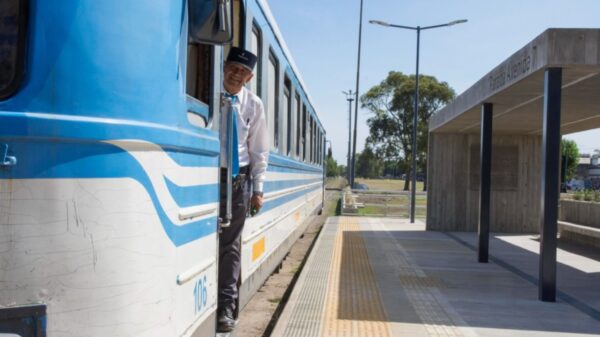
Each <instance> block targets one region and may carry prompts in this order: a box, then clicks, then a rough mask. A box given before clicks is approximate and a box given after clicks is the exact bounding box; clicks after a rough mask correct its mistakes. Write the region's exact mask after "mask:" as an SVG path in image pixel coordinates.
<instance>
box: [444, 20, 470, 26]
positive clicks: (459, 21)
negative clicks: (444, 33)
mask: <svg viewBox="0 0 600 337" xmlns="http://www.w3.org/2000/svg"><path fill="white" fill-rule="evenodd" d="M467 21H468V20H467V19H462V20H454V21H452V22H448V26H454V25H458V24H459V23H465V22H467Z"/></svg>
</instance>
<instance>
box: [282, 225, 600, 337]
mask: <svg viewBox="0 0 600 337" xmlns="http://www.w3.org/2000/svg"><path fill="white" fill-rule="evenodd" d="M476 239H477V237H476V234H475V233H440V232H427V231H425V230H424V225H423V224H422V223H417V224H412V225H411V224H409V223H408V221H407V220H399V219H387V218H361V217H333V218H329V219H328V221H327V223H326V224H325V226H324V227H323V230H322V232H321V234H320V236H319V238H318V241H317V243H316V245H315V247H314V249H313V250H312V253H311V256H310V257H309V259H308V261H307V264H306V266H305V267H304V269H303V271H302V274H301V276H300V278H299V280H298V283H297V284H296V287H295V289H294V291H293V293H292V295H291V297H290V300H289V302H288V304H287V306H286V308H285V310H284V312H283V313H282V316H281V318H280V320H279V322H278V324H277V326H276V327H275V330H274V332H273V334H272V336H277V337H279V336H285V337H293V336H298V337H311V336H339V337H346V336H348V337H362V336H364V337H367V336H368V337H378V336H411V337H419V336H486V337H487V336H490V337H492V336H590V335H593V336H599V335H600V252H597V251H596V252H592V251H591V250H581V249H578V248H576V247H572V246H564V245H563V246H561V249H560V250H559V253H558V260H559V266H558V283H559V286H558V288H559V293H558V300H557V302H556V303H545V302H541V301H539V300H538V299H537V292H538V288H537V285H536V282H537V271H538V252H537V251H538V249H539V243H538V242H537V241H536V240H535V237H532V236H529V235H496V236H494V237H492V238H491V239H490V263H487V264H480V263H477V253H476V251H475V247H476Z"/></svg>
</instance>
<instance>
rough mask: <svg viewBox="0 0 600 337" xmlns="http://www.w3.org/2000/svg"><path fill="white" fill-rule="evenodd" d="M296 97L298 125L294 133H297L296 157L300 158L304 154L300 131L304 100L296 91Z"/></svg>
mask: <svg viewBox="0 0 600 337" xmlns="http://www.w3.org/2000/svg"><path fill="white" fill-rule="evenodd" d="M295 99H296V110H295V113H296V127H295V128H294V134H295V135H296V158H298V159H300V156H301V154H302V150H301V145H302V139H301V137H302V136H301V135H302V132H300V131H301V130H300V128H301V127H302V101H301V100H300V94H298V93H296V96H295Z"/></svg>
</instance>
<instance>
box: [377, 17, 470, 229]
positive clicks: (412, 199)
mask: <svg viewBox="0 0 600 337" xmlns="http://www.w3.org/2000/svg"><path fill="white" fill-rule="evenodd" d="M465 22H467V20H455V21H451V22H448V23H444V24H441V25H433V26H425V27H421V26H416V27H411V26H402V25H394V24H391V23H387V22H384V21H379V20H369V23H372V24H376V25H380V26H384V27H394V28H403V29H410V30H416V31H417V71H416V75H415V107H414V110H413V125H412V127H413V130H412V162H411V171H412V190H411V193H410V222H411V223H414V222H415V204H416V202H415V198H416V191H417V115H418V111H419V44H420V40H421V31H422V30H426V29H433V28H440V27H447V26H454V25H457V24H459V23H465Z"/></svg>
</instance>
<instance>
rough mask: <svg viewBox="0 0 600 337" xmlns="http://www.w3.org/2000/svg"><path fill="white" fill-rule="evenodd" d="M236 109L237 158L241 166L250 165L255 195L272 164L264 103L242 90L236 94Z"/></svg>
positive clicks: (247, 91)
mask: <svg viewBox="0 0 600 337" xmlns="http://www.w3.org/2000/svg"><path fill="white" fill-rule="evenodd" d="M234 96H237V100H236V102H235V103H234V104H233V108H234V109H233V110H234V111H235V112H236V117H237V136H238V156H239V163H240V167H242V166H246V165H250V168H251V172H250V174H251V176H252V184H253V187H254V191H255V192H263V184H264V181H265V176H266V172H267V164H268V161H269V135H268V129H267V119H266V117H265V109H264V106H263V103H262V101H261V100H260V98H259V97H258V96H256V95H255V94H254V93H253V92H251V91H250V90H248V89H246V88H245V87H242V90H240V92H238V93H237V94H235V95H234Z"/></svg>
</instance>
